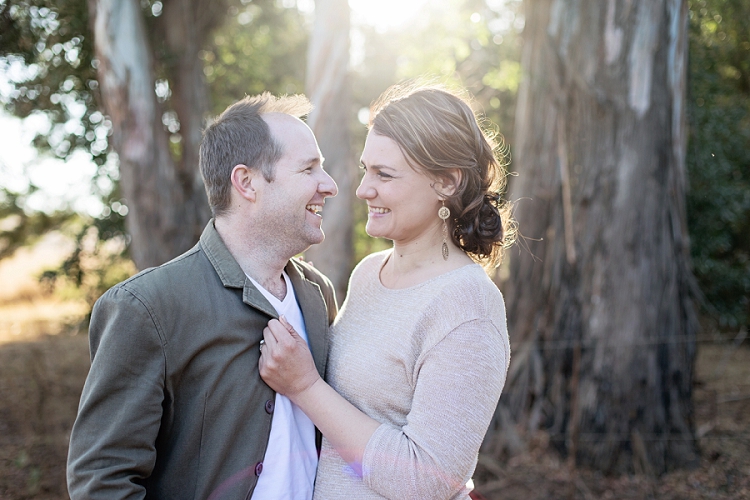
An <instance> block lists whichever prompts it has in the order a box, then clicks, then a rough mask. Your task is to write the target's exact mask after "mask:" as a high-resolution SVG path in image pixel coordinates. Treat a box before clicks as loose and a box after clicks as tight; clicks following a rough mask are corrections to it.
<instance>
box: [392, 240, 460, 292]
mask: <svg viewBox="0 0 750 500" xmlns="http://www.w3.org/2000/svg"><path fill="white" fill-rule="evenodd" d="M446 243H447V245H448V259H443V236H442V233H440V234H438V235H431V236H430V237H425V238H420V239H418V240H413V241H409V242H398V241H394V243H393V252H392V253H391V255H390V256H389V257H388V260H387V261H386V263H385V264H384V265H383V267H382V269H381V271H380V282H381V283H382V284H383V286H385V287H386V288H393V289H399V288H409V287H411V286H414V285H418V284H419V283H422V282H424V281H427V280H428V279H431V278H434V277H435V276H440V275H441V274H444V273H447V272H449V271H452V270H454V269H458V268H459V267H463V266H465V265H467V264H471V263H472V262H473V261H472V260H471V259H470V258H469V256H468V255H466V253H465V252H464V251H463V250H461V249H460V248H458V247H457V246H456V245H455V244H454V243H453V241H452V240H451V239H448V240H447V242H446Z"/></svg>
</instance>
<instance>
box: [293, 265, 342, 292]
mask: <svg viewBox="0 0 750 500" xmlns="http://www.w3.org/2000/svg"><path fill="white" fill-rule="evenodd" d="M290 262H291V263H292V265H294V266H295V267H296V268H297V269H298V270H300V271H301V272H302V275H303V276H304V277H305V279H306V280H308V281H312V282H313V283H317V284H318V285H319V286H320V287H321V288H323V287H326V288H329V289H333V283H331V280H330V279H328V276H326V275H325V274H323V273H321V272H320V271H319V270H317V269H316V268H315V266H313V265H312V264H310V263H308V262H305V261H304V260H302V259H300V258H298V257H293V258H292V259H291V261H290Z"/></svg>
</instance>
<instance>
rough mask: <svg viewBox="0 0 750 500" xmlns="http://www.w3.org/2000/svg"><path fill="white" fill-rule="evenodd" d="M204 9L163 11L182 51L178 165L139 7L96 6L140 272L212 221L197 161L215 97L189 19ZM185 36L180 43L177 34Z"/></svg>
mask: <svg viewBox="0 0 750 500" xmlns="http://www.w3.org/2000/svg"><path fill="white" fill-rule="evenodd" d="M197 3H198V2H195V1H194V2H189V1H187V0H186V1H182V2H167V3H166V6H165V11H164V16H165V17H167V18H168V19H165V20H164V22H165V23H166V24H170V23H171V24H172V26H171V28H170V31H168V32H167V35H166V36H167V37H168V38H169V37H170V36H171V40H170V41H171V42H172V46H173V47H174V48H175V50H176V51H177V50H180V51H181V53H180V54H178V56H177V59H178V60H179V61H180V62H178V64H177V67H178V71H177V74H178V75H177V77H176V78H175V80H176V81H178V82H179V83H178V84H177V85H176V89H175V91H174V92H175V97H174V99H175V108H176V109H177V113H178V116H179V118H180V121H181V125H182V137H183V141H184V142H183V145H182V146H183V147H182V151H183V154H182V156H181V158H180V160H179V161H176V160H175V159H174V158H173V156H172V154H171V152H170V145H169V137H168V135H167V132H166V131H165V130H164V127H163V124H162V122H161V109H160V106H159V104H158V102H157V100H156V95H155V93H154V71H153V65H154V59H153V48H152V47H150V46H149V43H148V37H147V36H146V31H145V26H144V20H143V16H142V13H141V10H140V4H139V2H138V1H137V0H89V12H90V17H91V23H92V27H93V30H92V31H93V32H94V46H95V52H96V58H97V60H98V61H99V67H98V75H99V84H100V87H101V96H102V105H103V107H104V111H105V112H106V114H107V115H108V116H109V117H110V119H111V121H112V145H113V148H114V150H115V151H116V152H117V154H118V156H119V159H120V187H121V190H122V194H123V196H124V197H125V199H126V202H127V206H128V208H129V212H128V216H127V219H126V225H127V229H128V232H129V233H130V235H131V237H132V242H131V246H130V250H131V256H132V258H133V260H134V262H135V264H136V266H137V267H138V268H140V269H143V268H146V267H151V266H155V265H159V264H162V263H163V262H166V261H167V260H169V259H170V258H172V257H174V256H176V255H178V254H179V253H181V252H182V251H184V250H186V249H188V248H189V247H190V246H191V245H193V244H194V243H195V241H196V240H197V238H198V236H199V235H200V229H201V228H202V226H203V225H204V224H205V223H206V221H207V219H208V217H209V211H208V205H207V203H206V195H205V191H204V189H203V185H202V181H201V180H200V175H199V174H198V162H197V151H198V149H197V144H198V143H199V141H200V130H201V121H202V119H203V117H204V116H205V113H206V111H207V110H208V105H207V99H208V98H207V95H208V93H207V89H206V87H205V82H204V81H203V80H202V78H203V75H202V73H200V74H198V69H199V68H200V66H199V64H200V61H199V60H198V59H197V49H196V47H197V46H200V44H201V42H202V39H203V36H204V35H205V32H206V31H201V30H198V29H193V28H195V27H196V25H195V24H192V25H190V24H185V22H186V19H188V20H189V19H190V17H189V15H186V12H187V11H191V12H197V11H196V5H197ZM180 9H181V10H182V12H179V11H180ZM191 9H192V10H191ZM172 12H175V14H174V15H171V13H172ZM193 20H194V18H193ZM178 29H181V30H182V34H181V35H180V36H176V35H175V34H174V32H175V31H176V30H178ZM180 43H181V44H182V45H180ZM186 60H187V61H188V63H187V64H184V63H183V61H186Z"/></svg>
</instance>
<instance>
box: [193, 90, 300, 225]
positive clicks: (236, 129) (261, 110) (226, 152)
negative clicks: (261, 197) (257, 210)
mask: <svg viewBox="0 0 750 500" xmlns="http://www.w3.org/2000/svg"><path fill="white" fill-rule="evenodd" d="M311 110H312V104H311V103H310V101H309V100H308V99H307V97H305V96H303V95H292V96H286V95H284V96H281V97H276V96H274V95H272V94H271V93H269V92H263V93H262V94H260V95H256V96H252V97H250V96H247V97H245V98H244V99H242V100H241V101H238V102H236V103H234V104H232V105H231V106H229V107H228V108H227V109H226V110H224V112H223V113H222V114H221V115H219V116H218V117H217V118H216V119H214V120H213V121H211V122H209V124H208V126H207V127H206V129H205V130H204V131H203V140H202V141H201V147H200V157H199V166H200V171H201V176H203V183H204V184H205V186H206V194H207V195H208V204H209V205H210V206H211V211H212V212H213V214H214V217H217V216H219V215H222V214H224V213H226V211H227V210H228V209H229V202H230V193H231V186H232V182H231V180H230V176H231V173H232V169H233V168H234V167H235V166H236V165H246V166H247V167H248V168H259V169H260V170H261V172H262V173H263V177H265V179H266V180H267V181H268V182H271V181H273V177H274V165H276V162H278V161H279V159H280V158H281V156H282V155H283V154H284V151H283V149H282V147H281V145H280V144H279V143H278V141H277V140H275V139H274V137H273V135H272V134H271V130H270V128H269V127H268V124H267V123H266V121H265V120H264V119H263V115H264V114H266V113H285V114H288V115H291V116H295V117H297V118H301V117H303V116H305V115H307V114H308V113H309V112H310V111H311Z"/></svg>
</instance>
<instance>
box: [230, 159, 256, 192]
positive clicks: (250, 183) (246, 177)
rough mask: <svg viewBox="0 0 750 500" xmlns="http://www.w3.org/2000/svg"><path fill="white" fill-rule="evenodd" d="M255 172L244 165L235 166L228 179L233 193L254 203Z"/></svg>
mask: <svg viewBox="0 0 750 500" xmlns="http://www.w3.org/2000/svg"><path fill="white" fill-rule="evenodd" d="M254 174H255V171H254V170H252V169H249V168H248V167H247V166H246V165H242V164H240V165H235V166H234V168H233V169H232V173H231V175H230V179H231V181H232V186H233V187H234V190H235V192H236V193H237V194H238V195H239V196H241V197H242V198H244V199H246V200H248V201H255V195H256V192H255V186H254V182H257V181H255V177H256V176H255V175H254Z"/></svg>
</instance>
